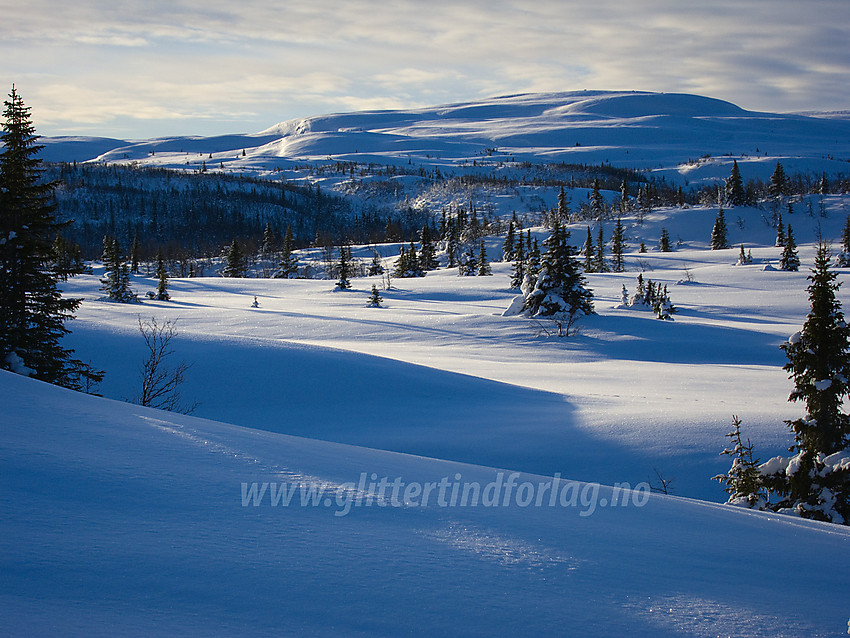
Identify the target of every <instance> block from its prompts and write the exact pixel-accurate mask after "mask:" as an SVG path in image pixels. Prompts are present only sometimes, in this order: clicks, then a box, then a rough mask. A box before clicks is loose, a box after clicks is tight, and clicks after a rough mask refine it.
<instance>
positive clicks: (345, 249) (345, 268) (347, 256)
mask: <svg viewBox="0 0 850 638" xmlns="http://www.w3.org/2000/svg"><path fill="white" fill-rule="evenodd" d="M336 270H337V276H338V279H337V282H336V287H337V288H338V289H339V290H348V289H349V288H351V281H350V280H351V274H352V264H351V247H350V246H340V247H339V261H337V264H336Z"/></svg>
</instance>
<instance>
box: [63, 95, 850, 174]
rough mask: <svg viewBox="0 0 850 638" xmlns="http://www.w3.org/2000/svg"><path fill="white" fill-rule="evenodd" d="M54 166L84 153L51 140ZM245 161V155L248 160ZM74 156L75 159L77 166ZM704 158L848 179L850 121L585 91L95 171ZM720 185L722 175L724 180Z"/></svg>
mask: <svg viewBox="0 0 850 638" xmlns="http://www.w3.org/2000/svg"><path fill="white" fill-rule="evenodd" d="M47 143H48V145H49V148H50V157H52V158H58V157H61V155H62V149H63V148H64V147H66V146H67V148H69V149H72V148H73V155H74V157H75V158H78V159H79V158H80V147H79V141H78V140H75V141H73V144H74V146H73V147H72V146H71V141H63V140H61V139H56V140H47ZM243 151H244V153H243ZM70 153H71V150H69V154H70ZM705 156H711V157H715V158H717V157H727V156H728V158H729V159H728V161H729V162H731V158H733V157H735V158H739V161H743V162H746V163H752V167H751V169H752V170H750V171H749V173H748V174H750V175H753V174H757V175H759V176H762V177H764V176H766V175H769V172H770V171H771V170H772V169H773V164H775V161H776V158H783V162H784V164H785V166H786V170H790V171H795V170H806V171H816V172H820V171H822V170H823V171H826V172H827V173H830V174H834V173H840V172H844V173H846V172H847V168H848V165H847V160H848V159H849V158H850V121H847V120H846V119H843V118H823V117H812V116H807V115H799V114H775V113H757V112H752V111H745V110H743V109H741V108H739V107H737V106H735V105H733V104H730V103H728V102H724V101H721V100H717V99H712V98H707V97H701V96H696V95H687V94H661V93H644V92H614V91H580V92H569V93H551V94H528V95H515V96H505V97H498V98H492V99H489V100H481V101H478V102H470V103H464V104H453V105H445V106H438V107H433V108H427V109H414V110H399V111H364V112H357V113H345V114H335V115H324V116H316V117H309V118H304V119H300V120H293V121H288V122H283V123H281V124H278V125H276V126H273V127H271V128H269V129H267V130H265V131H263V132H261V133H258V134H257V135H234V136H221V137H211V138H197V137H192V138H188V137H178V138H168V139H159V140H150V141H144V142H136V143H127V144H116V146H115V147H114V148H111V149H109V150H107V151H104V147H103V144H102V143H99V144H94V143H93V145H92V151H91V153H90V157H89V159H97V160H99V161H108V162H112V161H117V162H124V161H133V162H141V163H143V164H154V165H160V166H172V167H175V168H186V167H187V166H188V167H192V168H197V167H199V166H200V165H201V163H202V161H205V162H207V163H208V164H209V167H210V168H216V169H219V170H221V169H225V170H232V171H239V172H242V173H245V172H248V173H251V172H253V173H260V174H262V173H265V172H268V171H271V170H274V169H289V168H292V167H293V166H296V165H297V164H298V163H299V162H300V163H303V162H305V161H310V162H326V161H329V160H330V161H338V160H346V161H355V162H358V163H362V164H367V163H369V162H375V163H377V164H387V163H389V164H402V165H406V164H408V162H410V163H411V164H413V165H419V166H441V167H443V168H447V167H449V168H458V169H459V170H460V168H459V167H462V166H465V165H466V164H468V163H472V162H473V161H477V162H482V161H517V162H519V161H531V162H542V161H547V162H548V161H552V162H561V161H563V162H568V163H588V164H599V163H603V162H604V163H608V162H610V163H611V164H613V165H615V166H624V167H635V168H640V169H652V170H663V171H664V173H663V174H664V175H665V176H666V177H668V178H669V179H678V180H683V179H689V180H694V179H702V178H703V177H706V178H713V177H717V176H718V175H722V176H724V177H725V176H726V175H728V166H727V165H726V161H721V162H720V165H721V168H719V169H717V168H715V170H714V171H712V162H706V161H702V162H700V163H699V164H695V163H694V162H695V161H696V160H698V159H699V158H703V159H704V160H705ZM715 173H716V174H715Z"/></svg>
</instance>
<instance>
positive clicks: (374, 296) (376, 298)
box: [366, 284, 384, 308]
mask: <svg viewBox="0 0 850 638" xmlns="http://www.w3.org/2000/svg"><path fill="white" fill-rule="evenodd" d="M383 300H384V298H383V297H381V295H380V293H379V292H378V287H377V286H376V285H375V284H372V292H370V293H369V300H368V301H367V302H366V305H367V306H369V307H370V308H380V307H381V302H382V301H383Z"/></svg>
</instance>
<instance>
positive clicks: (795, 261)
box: [779, 224, 800, 272]
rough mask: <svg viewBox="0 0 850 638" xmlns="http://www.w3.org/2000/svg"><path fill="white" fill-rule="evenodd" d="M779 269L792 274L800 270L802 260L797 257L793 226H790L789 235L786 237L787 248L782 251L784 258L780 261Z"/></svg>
mask: <svg viewBox="0 0 850 638" xmlns="http://www.w3.org/2000/svg"><path fill="white" fill-rule="evenodd" d="M779 269H780V270H787V271H790V272H797V271H798V270H800V258H799V257H798V256H797V244H796V242H795V241H794V233H793V231H792V230H791V224H788V233H787V234H786V236H785V248H783V249H782V257H781V258H780V259H779Z"/></svg>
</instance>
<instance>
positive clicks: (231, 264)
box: [221, 239, 246, 277]
mask: <svg viewBox="0 0 850 638" xmlns="http://www.w3.org/2000/svg"><path fill="white" fill-rule="evenodd" d="M245 269H246V264H245V254H244V253H243V251H242V247H241V246H240V245H239V242H238V241H237V240H236V239H234V240H233V243H231V244H230V246H228V247H227V249H226V250H225V253H224V269H223V270H222V271H221V274H222V275H224V276H225V277H244V276H245Z"/></svg>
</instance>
